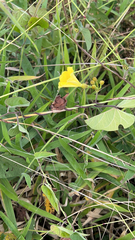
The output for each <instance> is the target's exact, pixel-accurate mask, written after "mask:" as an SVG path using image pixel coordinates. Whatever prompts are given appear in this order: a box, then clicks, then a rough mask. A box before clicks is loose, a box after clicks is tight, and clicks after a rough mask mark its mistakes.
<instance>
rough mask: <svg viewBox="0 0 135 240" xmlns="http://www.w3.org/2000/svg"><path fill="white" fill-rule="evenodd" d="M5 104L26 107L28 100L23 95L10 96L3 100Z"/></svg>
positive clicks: (28, 103)
mask: <svg viewBox="0 0 135 240" xmlns="http://www.w3.org/2000/svg"><path fill="white" fill-rule="evenodd" d="M5 104H6V105H7V106H9V107H27V106H29V105H30V102H29V101H27V100H26V99H25V98H23V97H11V98H7V99H6V100H5Z"/></svg>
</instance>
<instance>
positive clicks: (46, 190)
mask: <svg viewBox="0 0 135 240" xmlns="http://www.w3.org/2000/svg"><path fill="white" fill-rule="evenodd" d="M41 189H42V191H43V193H44V194H45V195H46V197H47V198H48V200H49V201H50V203H51V205H52V206H53V207H54V209H55V210H56V211H57V212H58V213H59V205H58V199H57V198H56V196H55V194H54V192H53V190H52V188H51V187H50V186H49V185H46V186H45V185H43V186H42V187H41Z"/></svg>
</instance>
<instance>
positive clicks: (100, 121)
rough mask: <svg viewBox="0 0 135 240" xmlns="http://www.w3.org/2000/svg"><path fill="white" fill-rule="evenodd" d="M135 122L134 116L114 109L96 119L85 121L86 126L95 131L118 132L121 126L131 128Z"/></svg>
mask: <svg viewBox="0 0 135 240" xmlns="http://www.w3.org/2000/svg"><path fill="white" fill-rule="evenodd" d="M134 121H135V117H134V116H133V115H132V114H129V113H126V112H123V111H122V110H119V109H116V108H112V109H110V110H108V111H106V112H103V113H101V114H99V115H97V116H95V117H92V118H89V119H87V120H85V122H86V124H87V125H88V126H89V127H91V128H92V129H95V130H105V131H116V130H118V127H119V125H122V126H123V127H124V128H128V127H130V126H131V125H132V124H133V123H134Z"/></svg>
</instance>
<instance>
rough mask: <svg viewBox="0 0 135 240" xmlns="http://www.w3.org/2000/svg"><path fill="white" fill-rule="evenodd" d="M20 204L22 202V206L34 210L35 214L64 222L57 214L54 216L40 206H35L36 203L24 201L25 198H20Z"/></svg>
mask: <svg viewBox="0 0 135 240" xmlns="http://www.w3.org/2000/svg"><path fill="white" fill-rule="evenodd" d="M18 204H20V205H21V206H22V207H24V208H26V209H27V210H29V211H30V212H33V213H35V214H38V215H40V216H42V217H45V218H49V219H53V220H55V221H58V222H62V220H61V219H60V218H58V217H56V216H54V215H53V214H51V213H48V212H46V211H44V210H42V209H40V208H37V207H35V206H34V205H32V204H30V203H28V202H26V201H23V200H18Z"/></svg>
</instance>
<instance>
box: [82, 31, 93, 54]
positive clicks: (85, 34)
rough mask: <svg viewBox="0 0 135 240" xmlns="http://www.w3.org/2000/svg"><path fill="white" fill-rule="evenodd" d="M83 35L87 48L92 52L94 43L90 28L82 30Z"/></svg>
mask: <svg viewBox="0 0 135 240" xmlns="http://www.w3.org/2000/svg"><path fill="white" fill-rule="evenodd" d="M81 33H82V35H83V37H84V39H85V42H86V46H87V51H89V50H90V48H91V45H92V41H91V33H90V31H89V29H88V28H82V29H81Z"/></svg>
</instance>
